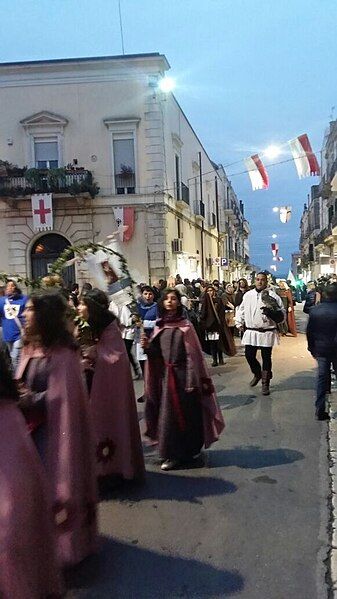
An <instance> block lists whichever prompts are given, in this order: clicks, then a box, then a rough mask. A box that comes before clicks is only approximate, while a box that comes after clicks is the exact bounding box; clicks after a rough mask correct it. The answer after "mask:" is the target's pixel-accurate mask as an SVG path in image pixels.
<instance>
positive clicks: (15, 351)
mask: <svg viewBox="0 0 337 599" xmlns="http://www.w3.org/2000/svg"><path fill="white" fill-rule="evenodd" d="M6 345H7V347H8V351H9V353H10V356H11V360H12V368H13V372H14V373H15V371H16V369H17V366H18V363H19V359H20V353H21V348H22V339H17V340H16V341H7V342H6Z"/></svg>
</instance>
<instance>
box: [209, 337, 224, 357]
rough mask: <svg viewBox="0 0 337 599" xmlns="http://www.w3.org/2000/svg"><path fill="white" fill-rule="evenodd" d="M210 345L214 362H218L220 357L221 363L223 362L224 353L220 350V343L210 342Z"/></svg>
mask: <svg viewBox="0 0 337 599" xmlns="http://www.w3.org/2000/svg"><path fill="white" fill-rule="evenodd" d="M209 345H210V349H211V354H212V358H213V362H217V361H218V356H219V362H222V360H223V353H222V351H221V350H220V349H219V342H218V341H210V342H209Z"/></svg>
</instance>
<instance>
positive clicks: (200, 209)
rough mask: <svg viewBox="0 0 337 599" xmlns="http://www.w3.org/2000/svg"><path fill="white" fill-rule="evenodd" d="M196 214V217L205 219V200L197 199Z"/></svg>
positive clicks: (195, 203)
mask: <svg viewBox="0 0 337 599" xmlns="http://www.w3.org/2000/svg"><path fill="white" fill-rule="evenodd" d="M194 214H195V216H196V218H200V219H204V218H205V204H204V202H199V200H196V201H195V202H194Z"/></svg>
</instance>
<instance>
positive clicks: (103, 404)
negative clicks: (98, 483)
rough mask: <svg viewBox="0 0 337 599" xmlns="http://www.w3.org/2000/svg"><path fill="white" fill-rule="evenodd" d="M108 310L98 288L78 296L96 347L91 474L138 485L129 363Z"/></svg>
mask: <svg viewBox="0 0 337 599" xmlns="http://www.w3.org/2000/svg"><path fill="white" fill-rule="evenodd" d="M108 308H109V301H108V298H107V296H106V294H105V293H104V292H103V291H100V290H99V289H93V290H92V291H88V292H87V293H86V294H85V295H83V296H82V297H81V299H80V303H79V306H78V313H79V315H80V316H81V318H82V319H83V320H85V321H87V322H88V324H89V326H90V329H91V334H92V338H93V342H94V344H95V356H94V357H93V378H92V384H91V390H90V409H91V417H92V421H93V425H94V434H95V443H96V473H97V475H98V476H100V477H105V478H106V477H109V478H110V480H112V477H116V476H118V477H123V478H125V479H139V480H141V479H143V477H144V471H145V468H144V458H143V450H142V443H141V438H140V431H139V423H138V415H137V409H136V402H135V393H134V388H133V382H132V377H131V370H130V363H129V358H128V355H127V351H126V348H125V344H124V343H123V339H122V336H121V333H120V330H119V328H118V325H117V322H116V319H115V317H114V315H113V314H112V313H111V312H110V311H109V309H108ZM106 482H109V479H106Z"/></svg>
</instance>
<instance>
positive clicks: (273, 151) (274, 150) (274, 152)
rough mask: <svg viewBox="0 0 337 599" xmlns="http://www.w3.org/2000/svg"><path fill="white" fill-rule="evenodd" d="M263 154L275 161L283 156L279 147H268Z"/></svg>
mask: <svg viewBox="0 0 337 599" xmlns="http://www.w3.org/2000/svg"><path fill="white" fill-rule="evenodd" d="M263 154H264V156H266V158H269V159H270V160H274V158H277V157H278V156H279V155H280V154H281V150H280V148H278V147H277V146H268V148H266V149H265V151H264V152H263Z"/></svg>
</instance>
